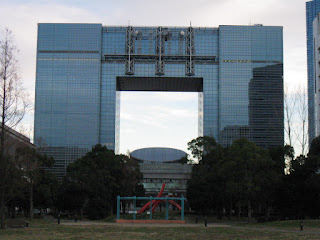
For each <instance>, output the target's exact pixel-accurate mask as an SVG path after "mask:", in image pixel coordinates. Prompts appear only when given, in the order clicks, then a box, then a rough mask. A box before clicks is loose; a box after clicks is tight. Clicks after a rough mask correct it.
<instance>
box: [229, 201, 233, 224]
mask: <svg viewBox="0 0 320 240" xmlns="http://www.w3.org/2000/svg"><path fill="white" fill-rule="evenodd" d="M231 217H232V199H231V200H230V205H229V219H231Z"/></svg>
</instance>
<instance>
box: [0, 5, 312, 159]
mask: <svg viewBox="0 0 320 240" xmlns="http://www.w3.org/2000/svg"><path fill="white" fill-rule="evenodd" d="M305 2H306V1H304V0H264V1H261V0H193V1H191V0H161V1H152V0H130V1H129V0H117V1H115V0H112V1H111V0H90V1H88V0H87V1H84V0H55V1H45V0H37V1H36V0H28V1H27V0H0V30H3V29H4V28H9V29H10V30H12V32H13V33H14V35H15V40H16V45H17V46H18V48H19V50H20V54H19V63H20V77H21V80H22V82H23V84H24V87H25V88H26V90H27V91H28V92H29V94H30V96H31V98H32V99H31V101H32V104H31V105H32V106H33V104H34V92H35V71H36V45H37V23H102V24H103V25H116V26H120V25H121V26H127V25H128V24H129V23H130V25H132V26H189V25H190V22H191V23H192V26H196V27H218V26H219V25H250V24H263V25H266V26H283V28H284V82H285V86H286V88H288V89H289V91H294V90H295V89H298V88H303V87H306V86H307V63H306V61H307V56H306V51H307V50H306V28H305V26H306V21H305ZM197 96H198V95H197V93H160V92H159V93H158V92H157V93H154V92H149V93H140V92H125V93H124V92H122V93H121V107H120V108H121V112H120V116H121V117H120V122H121V125H120V152H121V153H127V151H128V150H129V151H133V150H135V149H138V148H142V147H173V148H178V149H181V150H187V143H188V142H189V141H190V140H192V139H193V138H196V137H197V136H198V135H197V132H198V129H197V121H198V119H197V111H198V109H197V108H198V107H197V104H198V98H197ZM33 114H34V112H33V108H32V107H31V109H30V111H29V112H28V114H27V115H26V117H25V119H24V121H23V124H22V126H21V128H20V131H23V132H24V133H25V134H27V135H28V136H29V137H31V138H32V136H33V130H32V129H33ZM18 130H19V129H18Z"/></svg>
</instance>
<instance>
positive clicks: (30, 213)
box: [29, 183, 33, 219]
mask: <svg viewBox="0 0 320 240" xmlns="http://www.w3.org/2000/svg"><path fill="white" fill-rule="evenodd" d="M29 204H30V205H29V211H30V212H29V218H30V219H33V184H32V183H30V196H29Z"/></svg>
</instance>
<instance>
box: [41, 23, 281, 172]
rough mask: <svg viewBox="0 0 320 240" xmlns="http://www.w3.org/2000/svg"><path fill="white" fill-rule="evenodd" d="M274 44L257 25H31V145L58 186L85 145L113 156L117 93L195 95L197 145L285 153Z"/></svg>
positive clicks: (272, 31)
mask: <svg viewBox="0 0 320 240" xmlns="http://www.w3.org/2000/svg"><path fill="white" fill-rule="evenodd" d="M282 35H283V31H282V27H276V26H262V25H261V24H257V25H253V26H220V27H219V28H201V27H196V28H195V27H132V26H128V27H111V26H102V25H101V24H39V25H38V46H37V77H36V99H35V142H36V143H39V141H41V142H44V143H45V144H46V146H47V153H48V154H50V155H52V156H54V157H55V159H56V166H55V167H56V171H57V173H58V174H60V176H62V175H63V174H64V173H65V168H66V166H67V165H68V164H69V163H70V162H73V161H74V160H75V159H76V158H78V157H80V156H82V155H83V154H84V153H85V152H86V151H88V150H89V149H90V148H91V146H92V145H95V144H97V143H101V144H103V145H105V146H107V147H108V148H109V149H113V150H115V151H116V152H117V150H118V147H119V114H120V112H119V105H120V92H121V91H171V92H178V91H183V92H198V93H199V114H198V116H199V121H198V131H199V135H200V136H203V135H204V136H212V137H214V138H215V139H216V140H217V141H218V142H220V143H222V144H223V145H229V144H231V143H232V141H233V140H235V139H237V138H249V140H255V141H256V143H257V145H259V146H263V147H268V146H277V145H283V143H284V136H283V36H282ZM266 82H268V83H266ZM255 118H256V119H255Z"/></svg>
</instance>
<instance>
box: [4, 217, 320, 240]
mask: <svg viewBox="0 0 320 240" xmlns="http://www.w3.org/2000/svg"><path fill="white" fill-rule="evenodd" d="M62 223H71V221H63V222H62ZM94 223H97V222H94ZM104 223H105V222H104ZM105 224H107V225H80V223H76V225H64V224H61V225H58V224H57V223H56V221H50V220H33V221H30V223H29V226H30V227H29V228H25V229H6V230H0V239H1V240H18V239H19V240H20V239H21V240H22V239H23V240H31V239H32V240H33V239H44V240H47V239H48V240H53V239H74V240H78V239H121V240H136V239H137V240H139V239H143V240H149V239H152V240H158V239H159V240H160V239H161V240H163V239H173V240H174V239H184V240H188V239H201V240H207V239H208V240H209V239H210V240H211V239H218V240H219V239H221V240H225V239H230V240H231V239H232V240H236V239H241V240H242V239H286V240H287V239H320V221H316V220H305V221H304V226H305V229H306V231H303V232H301V231H297V230H299V221H281V222H271V223H263V224H251V223H249V224H245V223H241V224H235V223H234V222H231V224H230V226H229V227H216V226H213V225H211V224H209V226H208V227H207V228H206V227H204V226H203V224H200V223H199V224H197V225H195V224H187V225H185V226H184V225H173V226H170V225H150V224H149V225H142V224H125V225H122V224H115V223H105ZM224 224H228V223H227V222H224ZM210 225H211V226H210ZM310 229H311V230H312V231H311V230H310Z"/></svg>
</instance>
